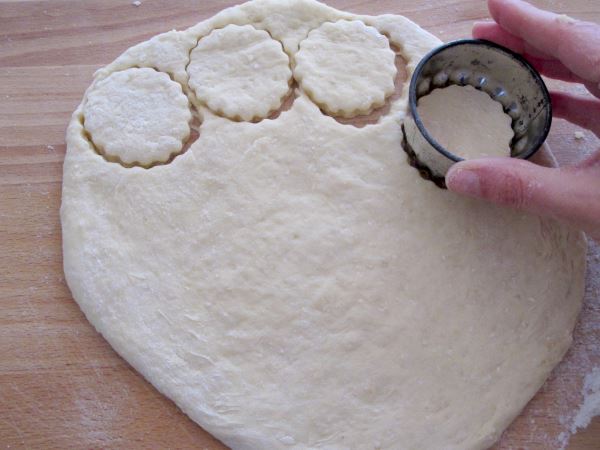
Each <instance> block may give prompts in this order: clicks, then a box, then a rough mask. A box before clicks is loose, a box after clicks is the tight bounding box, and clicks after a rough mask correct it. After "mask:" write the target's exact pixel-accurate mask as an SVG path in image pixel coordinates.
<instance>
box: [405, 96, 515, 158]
mask: <svg viewBox="0 0 600 450" xmlns="http://www.w3.org/2000/svg"><path fill="white" fill-rule="evenodd" d="M417 111H418V114H419V117H420V118H421V120H422V121H423V125H424V126H425V129H426V130H427V132H428V133H429V135H430V136H431V137H433V139H435V140H436V141H437V142H438V143H439V144H440V145H441V146H442V147H444V148H445V149H446V150H448V151H450V153H453V154H454V155H457V156H460V157H461V158H463V159H471V158H481V157H485V156H510V141H511V139H512V138H513V136H514V132H513V130H512V128H511V121H512V119H511V118H510V116H509V115H508V114H505V113H504V111H503V109H502V104H501V103H499V102H496V101H494V100H492V98H491V97H490V96H489V95H488V94H486V93H485V92H482V91H478V90H477V89H475V88H474V87H473V86H469V85H467V86H457V85H452V86H448V87H446V88H443V89H434V90H433V91H432V92H431V93H430V94H428V95H426V96H424V97H421V98H420V99H419V103H418V109H417Z"/></svg>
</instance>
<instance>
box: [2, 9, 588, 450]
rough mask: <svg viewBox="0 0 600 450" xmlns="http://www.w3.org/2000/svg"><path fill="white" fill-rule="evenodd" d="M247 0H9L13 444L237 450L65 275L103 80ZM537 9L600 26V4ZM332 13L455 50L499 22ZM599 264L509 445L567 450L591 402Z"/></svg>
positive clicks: (584, 143)
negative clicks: (154, 46) (67, 161)
mask: <svg viewBox="0 0 600 450" xmlns="http://www.w3.org/2000/svg"><path fill="white" fill-rule="evenodd" d="M234 3H236V2H235V1H216V0H210V1H201V0H198V1H191V0H190V1H187V0H177V1H167V0H164V1H159V0H145V1H142V4H141V6H138V7H136V6H134V5H133V4H132V2H131V1H129V0H123V1H105V0H87V1H85V2H81V1H66V0H61V1H48V2H35V1H2V0H0V239H1V241H0V242H1V247H0V446H4V447H5V448H61V449H63V448H203V449H221V448H224V447H223V446H222V445H221V444H220V443H219V442H218V441H217V440H215V439H214V438H212V437H211V436H210V435H208V434H207V433H206V432H204V431H203V430H202V429H201V428H200V427H199V426H197V425H196V424H194V423H193V422H192V421H191V420H189V419H188V418H187V417H186V416H185V415H184V414H182V413H181V412H180V411H179V410H178V409H177V407H175V405H174V404H173V403H172V402H171V401H169V400H167V399H166V398H164V397H163V396H161V395H160V394H159V393H158V392H157V391H156V390H155V389H154V388H153V387H152V386H151V385H150V384H148V383H147V382H146V381H144V379H143V378H142V377H141V376H140V375H138V374H137V373H136V372H135V371H133V369H131V367H130V366H129V365H128V364H127V363H126V362H125V361H123V360H122V359H121V358H120V357H119V356H118V355H117V354H116V353H115V352H114V351H113V350H112V349H111V348H110V347H109V345H108V344H107V343H106V342H105V341H104V340H103V339H102V337H101V336H99V335H98V334H97V333H96V332H95V331H94V329H93V327H92V326H91V325H90V324H89V323H88V322H87V321H86V319H85V317H84V316H83V314H82V313H81V312H80V310H79V308H78V307H77V305H76V304H75V302H74V301H73V300H72V298H71V294H70V292H69V289H68V288H67V286H66V284H65V281H64V278H63V273H62V257H61V238H60V222H59V215H58V210H59V206H60V195H61V194H60V187H61V176H62V162H63V157H64V154H65V145H64V133H65V128H66V125H67V123H68V121H69V116H70V114H71V112H72V111H73V110H74V109H75V107H76V106H77V104H78V103H79V101H80V100H81V96H82V94H83V92H84V90H85V88H86V87H87V86H88V85H89V84H90V82H91V79H92V74H93V72H94V71H95V70H96V69H97V68H99V67H101V66H103V65H105V64H106V63H108V62H110V61H111V60H112V59H114V58H115V57H116V56H118V55H119V54H120V53H121V52H122V51H123V50H125V49H126V48H128V47H130V46H131V45H133V44H135V43H137V42H140V41H143V40H146V39H148V38H149V37H151V36H153V35H155V34H157V33H159V32H162V31H167V30H170V29H173V28H177V29H183V28H186V27H188V26H190V25H193V24H195V23H196V22H199V21H201V20H203V19H205V18H207V17H210V16H212V15H213V14H215V13H216V12H218V11H219V10H221V9H223V8H224V7H226V6H230V5H232V4H234ZM536 3H537V4H538V5H539V6H542V7H546V8H552V9H554V10H555V11H560V12H562V13H566V14H569V15H572V16H575V17H578V18H583V19H587V20H592V21H596V22H600V5H599V4H598V1H597V0H570V1H568V2H567V1H562V2H559V1H551V0H544V1H542V0H539V1H537V2H536ZM330 4H331V5H332V6H335V7H338V8H340V9H345V10H349V11H353V12H356V13H366V14H381V13H386V12H389V13H400V14H404V15H406V16H408V17H409V18H410V19H412V20H414V21H416V22H418V23H419V24H421V26H423V27H424V28H426V29H427V30H429V31H431V32H433V33H434V34H436V35H438V36H439V37H440V38H441V39H443V40H451V39H455V38H459V37H467V36H469V33H470V28H471V25H472V22H473V21H474V20H476V19H481V18H484V17H487V11H486V6H485V3H484V2H483V1H472V0H430V1H427V0H421V1H418V0H405V1H393V0H387V1H376V2H368V1H360V0H336V1H333V0H332V1H330ZM554 85H555V86H562V87H563V88H565V85H564V84H560V85H559V84H554ZM568 89H571V90H576V91H577V90H578V88H574V87H568ZM576 129H577V128H575V127H573V126H571V125H569V124H567V123H565V122H563V121H560V120H557V121H555V123H554V125H553V130H552V134H551V138H550V140H549V142H550V144H551V146H552V147H553V148H554V150H555V153H556V154H557V157H558V159H559V161H560V162H562V163H568V162H573V161H576V160H578V159H580V158H581V157H582V155H583V154H585V153H589V152H590V151H592V150H593V149H595V148H598V147H600V144H599V142H598V140H597V139H596V138H594V137H593V136H592V135H591V133H589V132H586V133H585V139H584V140H575V139H574V135H573V133H574V131H575V130H576ZM589 261H590V268H589V273H588V286H589V287H588V292H587V297H586V306H585V310H584V312H583V314H582V318H581V322H580V324H579V325H578V328H577V331H576V339H575V344H574V346H573V348H572V349H571V351H570V352H569V354H568V356H567V359H566V361H565V362H564V363H562V364H561V365H560V366H559V367H558V368H557V370H555V372H554V374H553V376H552V377H551V378H550V380H549V381H548V382H547V383H546V385H545V386H544V388H543V389H542V390H541V391H540V393H538V395H537V396H536V397H535V399H534V400H533V401H532V402H531V403H530V404H529V405H528V407H527V408H526V409H525V411H524V412H523V414H522V415H521V416H520V417H519V418H518V419H517V420H516V421H515V423H513V425H512V426H511V427H510V429H509V430H508V431H507V432H506V433H505V435H504V436H503V438H502V440H501V442H500V443H499V444H498V445H497V446H496V448H498V449H508V448H529V449H546V448H556V447H557V444H556V442H558V441H557V439H558V435H559V433H560V432H561V431H564V429H565V426H564V425H561V424H560V421H561V420H562V421H565V420H568V415H569V414H570V412H572V411H573V408H574V407H576V406H577V405H578V404H579V402H580V401H581V395H580V391H581V380H582V377H583V376H584V375H585V373H586V372H587V371H589V370H590V368H591V367H593V366H599V365H600V345H599V344H598V339H599V337H600V306H599V299H598V297H599V294H598V292H599V291H598V289H599V287H600V286H599V285H600V281H599V280H600V251H599V250H598V247H595V246H593V247H592V250H591V251H590V258H589ZM566 436H567V435H562V436H561V438H564V437H566ZM563 440H564V439H563ZM569 448H571V449H573V450H577V449H579V450H583V449H599V448H600V421H599V420H596V421H594V422H593V423H592V425H591V426H590V427H588V429H587V430H585V431H581V432H579V433H577V434H575V435H574V436H572V437H571V442H570V447H569Z"/></svg>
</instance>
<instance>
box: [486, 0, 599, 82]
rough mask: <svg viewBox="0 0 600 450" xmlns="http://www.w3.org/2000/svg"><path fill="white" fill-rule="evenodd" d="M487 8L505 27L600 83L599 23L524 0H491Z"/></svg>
mask: <svg viewBox="0 0 600 450" xmlns="http://www.w3.org/2000/svg"><path fill="white" fill-rule="evenodd" d="M488 7H489V10H490V13H491V15H492V17H493V18H494V20H495V21H496V22H497V23H498V25H500V26H501V27H502V28H503V29H505V30H506V31H508V32H509V33H511V34H513V35H515V36H518V37H520V38H521V39H523V40H524V41H526V42H528V43H530V44H531V45H532V46H534V47H535V48H537V49H539V50H540V51H542V52H544V53H547V54H550V55H554V56H555V57H556V58H557V59H558V60H560V61H561V62H562V63H563V64H564V65H565V66H567V67H568V68H569V69H570V70H571V71H572V72H573V73H574V74H576V75H578V76H579V77H581V78H583V79H585V80H588V81H591V82H594V83H599V82H600V25H597V24H594V23H591V22H583V21H578V20H575V19H572V18H571V17H568V16H564V15H558V14H554V13H551V12H548V11H543V10H541V9H538V8H536V7H534V6H532V5H530V4H529V3H525V2H523V1H521V0H489V1H488Z"/></svg>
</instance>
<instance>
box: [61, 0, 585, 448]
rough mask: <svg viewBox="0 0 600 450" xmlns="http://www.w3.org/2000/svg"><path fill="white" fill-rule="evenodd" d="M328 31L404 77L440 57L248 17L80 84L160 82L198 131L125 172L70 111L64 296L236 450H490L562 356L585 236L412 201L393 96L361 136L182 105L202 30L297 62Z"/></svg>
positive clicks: (256, 8)
mask: <svg viewBox="0 0 600 450" xmlns="http://www.w3.org/2000/svg"><path fill="white" fill-rule="evenodd" d="M272 17H277V18H278V20H276V21H274V20H272V19H270V18H272ZM298 17H302V20H298ZM342 19H343V20H360V21H362V22H364V23H365V24H366V25H368V26H371V27H373V28H375V29H377V30H378V31H379V32H380V33H381V34H383V35H385V36H387V39H389V40H390V43H391V44H393V45H394V46H397V47H398V48H400V52H401V54H402V57H403V58H404V59H405V60H406V61H407V70H408V72H409V73H408V76H409V77H410V75H411V73H412V71H413V70H414V68H415V66H416V64H417V63H418V61H419V60H420V58H421V57H422V56H424V55H425V54H426V53H427V51H429V50H430V49H432V48H433V47H435V46H436V45H438V44H439V41H438V40H437V39H436V38H434V37H433V36H431V35H430V34H428V33H427V32H425V31H423V30H421V29H420V28H419V27H417V26H416V25H415V24H413V23H412V22H410V21H408V20H407V19H405V18H403V17H401V16H390V15H386V16H380V17H368V16H352V15H350V14H348V13H343V12H338V11H336V10H333V9H331V8H328V7H326V6H324V5H321V4H318V3H316V2H312V1H310V0H297V1H291V2H285V3H281V2H274V1H256V2H251V3H246V4H244V5H241V6H240V7H236V8H233V9H227V10H225V11H223V12H222V13H219V14H217V15H216V16H215V17H213V18H211V19H209V20H208V21H206V22H203V23H201V24H198V25H196V26H194V27H192V28H190V29H189V30H186V31H182V32H170V33H168V34H167V35H166V36H165V35H162V37H157V38H153V40H151V41H149V42H154V44H148V43H146V44H140V45H139V46H136V47H133V48H132V49H130V50H128V51H127V52H125V53H124V54H123V55H122V56H120V57H119V58H118V59H117V60H116V61H115V62H114V63H112V64H111V65H109V66H107V67H106V68H104V69H102V70H100V71H99V72H98V74H97V78H96V81H95V84H97V83H99V82H100V80H102V79H106V77H109V76H110V74H111V73H112V72H118V71H122V70H127V68H128V67H133V66H139V67H158V68H160V70H161V71H168V72H169V74H171V75H172V76H173V79H174V80H177V81H178V82H179V83H182V85H183V86H184V89H185V91H186V93H187V94H188V95H189V97H190V99H191V101H192V102H193V103H194V107H195V108H197V109H198V112H199V114H200V116H201V117H202V120H203V121H202V125H201V128H200V137H199V138H198V139H197V140H196V141H195V142H194V143H193V144H192V145H191V146H190V148H189V149H188V150H187V151H186V152H184V153H183V154H181V155H179V156H177V157H176V158H175V159H174V160H173V161H171V162H170V163H169V164H165V165H158V166H155V167H153V168H151V169H143V168H140V167H133V168H126V167H123V166H122V165H120V164H117V163H114V162H108V161H106V160H105V159H104V158H103V157H102V156H101V155H98V154H97V153H96V152H95V151H94V149H93V147H92V146H91V145H90V143H89V141H88V140H87V139H86V133H85V129H84V126H85V125H84V124H83V123H82V107H81V106H80V107H79V108H78V109H77V110H76V111H75V113H74V115H73V119H72V121H71V123H70V125H69V129H68V132H67V142H68V148H67V155H66V159H65V167H64V182H63V203H62V207H61V219H62V226H63V250H64V265H65V274H66V278H67V281H68V284H69V287H70V288H71V290H72V293H73V296H74V298H75V299H76V301H77V302H78V304H79V305H80V306H81V308H82V310H83V311H84V313H85V314H86V316H87V318H88V319H89V320H90V322H91V323H92V324H93V325H94V326H95V327H96V329H97V330H98V331H99V332H101V333H102V334H103V336H104V337H105V338H106V339H107V340H108V341H109V342H110V344H111V345H112V346H113V348H115V350H116V351H117V352H119V354H120V355H122V356H123V357H124V358H125V359H126V360H127V361H128V362H129V363H131V364H132V366H133V367H135V368H136V370H138V371H139V372H140V373H142V374H143V376H144V377H145V378H146V379H147V380H149V381H150V382H151V383H152V384H153V385H154V386H155V387H156V388H157V389H158V390H159V391H160V392H162V393H163V394H165V395H167V396H168V397H169V398H171V399H172V400H173V401H175V403H176V404H177V405H178V406H179V407H180V408H181V409H182V410H183V411H184V412H185V413H186V414H188V415H189V416H190V417H191V418H192V419H193V420H195V421H196V422H197V423H198V424H200V425H201V426H202V427H203V428H205V429H206V430H207V431H209V432H210V433H212V434H213V435H215V436H216V437H217V438H219V439H221V440H222V441H223V442H224V443H225V444H227V445H229V446H230V447H232V448H235V449H256V448H264V449H278V448H295V449H306V448H322V449H337V448H361V449H362V448H382V449H388V448H398V447H399V445H400V446H401V448H406V449H414V448H444V449H481V448H486V447H488V446H489V445H491V444H492V443H493V442H494V441H495V440H496V439H497V438H498V436H499V435H500V433H501V432H502V430H503V429H504V428H505V427H506V426H508V424H509V423H510V422H511V421H512V419H513V418H514V417H515V416H516V415H517V414H518V413H519V411H520V410H521V409H522V407H523V406H524V405H525V404H526V403H527V401H528V400H529V399H530V398H531V397H532V396H533V395H534V394H535V392H536V391H537V390H538V389H539V387H540V386H541V385H542V383H543V381H544V380H545V379H546V377H547V376H548V374H549V373H550V371H551V370H552V368H553V367H554V365H555V364H557V363H558V361H560V359H561V358H562V356H563V354H564V352H565V351H566V350H567V348H568V346H569V343H570V340H571V331H572V328H573V326H574V323H575V320H576V317H577V314H578V311H579V308H580V304H581V298H582V295H583V274H584V259H583V255H584V251H585V246H584V243H583V240H582V237H581V235H580V234H579V233H575V232H571V231H569V230H568V229H566V228H564V227H562V226H560V225H558V224H557V223H555V222H553V221H549V220H545V219H539V218H536V217H533V216H528V215H524V214H522V213H517V212H512V211H508V210H504V209H500V208H496V207H493V206H489V205H486V204H483V203H479V202H476V201H474V200H469V199H464V198H459V197H458V196H455V195H454V194H452V193H450V192H448V191H444V190H440V189H438V188H437V187H435V186H434V185H433V184H432V183H426V182H423V181H422V180H421V179H420V178H419V175H418V173H417V172H416V171H415V170H414V169H413V168H412V167H410V166H409V165H408V164H407V162H406V156H405V155H404V154H403V153H402V150H401V147H400V140H401V131H400V121H401V119H402V117H403V116H404V114H405V113H406V105H407V93H408V89H404V90H403V93H402V96H401V97H400V98H399V99H398V100H396V101H395V102H394V103H393V104H392V105H391V108H390V113H389V114H388V115H386V116H384V117H382V118H381V119H380V121H379V122H378V123H377V124H373V125H368V126H366V127H364V128H360V129H359V128H355V127H353V126H351V125H344V124H341V123H338V122H337V121H335V120H334V119H332V118H331V117H328V116H326V115H324V114H323V113H322V112H321V110H320V109H319V107H318V106H317V105H315V104H314V103H313V102H312V101H311V99H310V98H309V97H308V96H307V95H306V94H305V93H304V92H303V91H302V90H301V89H300V90H298V92H297V95H298V96H297V98H296V99H295V101H294V103H293V105H292V107H291V109H290V110H289V111H286V112H284V113H282V114H281V115H280V116H279V117H278V118H277V119H276V120H269V119H265V120H262V121H260V122H258V123H250V122H244V121H241V122H236V121H232V120H229V119H227V118H224V117H220V116H217V115H215V114H213V113H212V112H211V111H210V109H208V108H206V107H205V106H204V105H203V104H202V103H201V102H198V101H196V99H194V95H192V94H193V93H192V91H191V89H190V88H189V86H187V85H186V83H185V73H186V72H185V69H186V55H189V52H190V51H192V49H193V48H194V46H195V45H196V42H198V40H200V38H201V37H203V36H208V35H209V34H210V33H211V32H212V31H213V30H214V29H217V28H223V27H225V26H226V25H227V24H230V23H233V24H236V25H239V26H243V25H250V26H252V27H254V28H255V29H263V28H266V29H267V31H269V32H270V35H271V36H273V37H274V38H275V39H277V40H279V41H280V42H282V43H283V48H284V49H285V51H286V52H287V53H288V54H289V55H291V56H292V57H293V55H294V52H296V51H297V49H298V47H299V46H300V47H301V41H302V39H303V38H304V37H305V36H306V35H307V34H308V32H309V31H310V29H313V28H318V27H319V26H321V25H322V24H323V23H325V22H337V21H338V20H342ZM306 24H309V25H308V27H309V28H310V29H307V25H306ZM271 26H272V27H273V29H271V28H270V27H271ZM286 27H287V28H286ZM311 27H312V28H311ZM288 29H289V32H288V31H287V30H288ZM155 46H159V47H160V48H162V49H167V48H168V49H169V51H170V52H174V54H169V55H168V57H167V56H161V55H162V54H163V53H164V52H163V51H158V50H157V49H156V47H155ZM178 52H179V53H178ZM334 57H335V55H332V58H334ZM93 89H94V85H92V87H91V88H90V90H89V91H88V94H86V98H87V96H89V95H90V94H89V93H90V92H92V91H93ZM84 102H85V99H84Z"/></svg>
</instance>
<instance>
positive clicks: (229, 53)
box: [188, 25, 292, 120]
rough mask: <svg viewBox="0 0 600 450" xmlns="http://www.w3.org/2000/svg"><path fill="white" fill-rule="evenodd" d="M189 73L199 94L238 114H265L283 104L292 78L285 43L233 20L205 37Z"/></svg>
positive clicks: (246, 117)
mask: <svg viewBox="0 0 600 450" xmlns="http://www.w3.org/2000/svg"><path fill="white" fill-rule="evenodd" d="M188 73H189V74H190V86H191V87H192V88H193V89H194V91H195V92H196V96H197V97H198V99H200V100H201V101H203V102H204V103H205V104H206V105H208V107H209V108H210V109H212V110H213V111H215V112H216V113H218V114H221V115H224V116H226V117H229V118H231V119H235V120H240V119H241V120H252V119H259V118H264V117H266V116H267V115H268V114H269V113H270V112H271V111H273V110H275V109H277V108H278V107H279V106H280V105H281V102H282V100H283V97H285V95H286V94H287V93H288V92H289V84H290V80H291V78H292V71H291V69H290V67H289V58H288V56H287V55H286V54H285V52H284V51H283V48H282V47H281V44H280V43H279V42H277V41H276V40H274V39H272V38H271V36H269V34H268V33H267V32H266V31H264V30H256V29H255V28H253V27H252V26H250V25H244V26H237V25H228V26H226V27H225V28H223V29H220V30H215V31H213V32H212V33H210V34H209V35H208V36H207V37H204V38H202V39H200V42H199V43H198V46H197V47H196V48H195V49H194V50H192V54H191V60H190V65H189V66H188Z"/></svg>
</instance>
